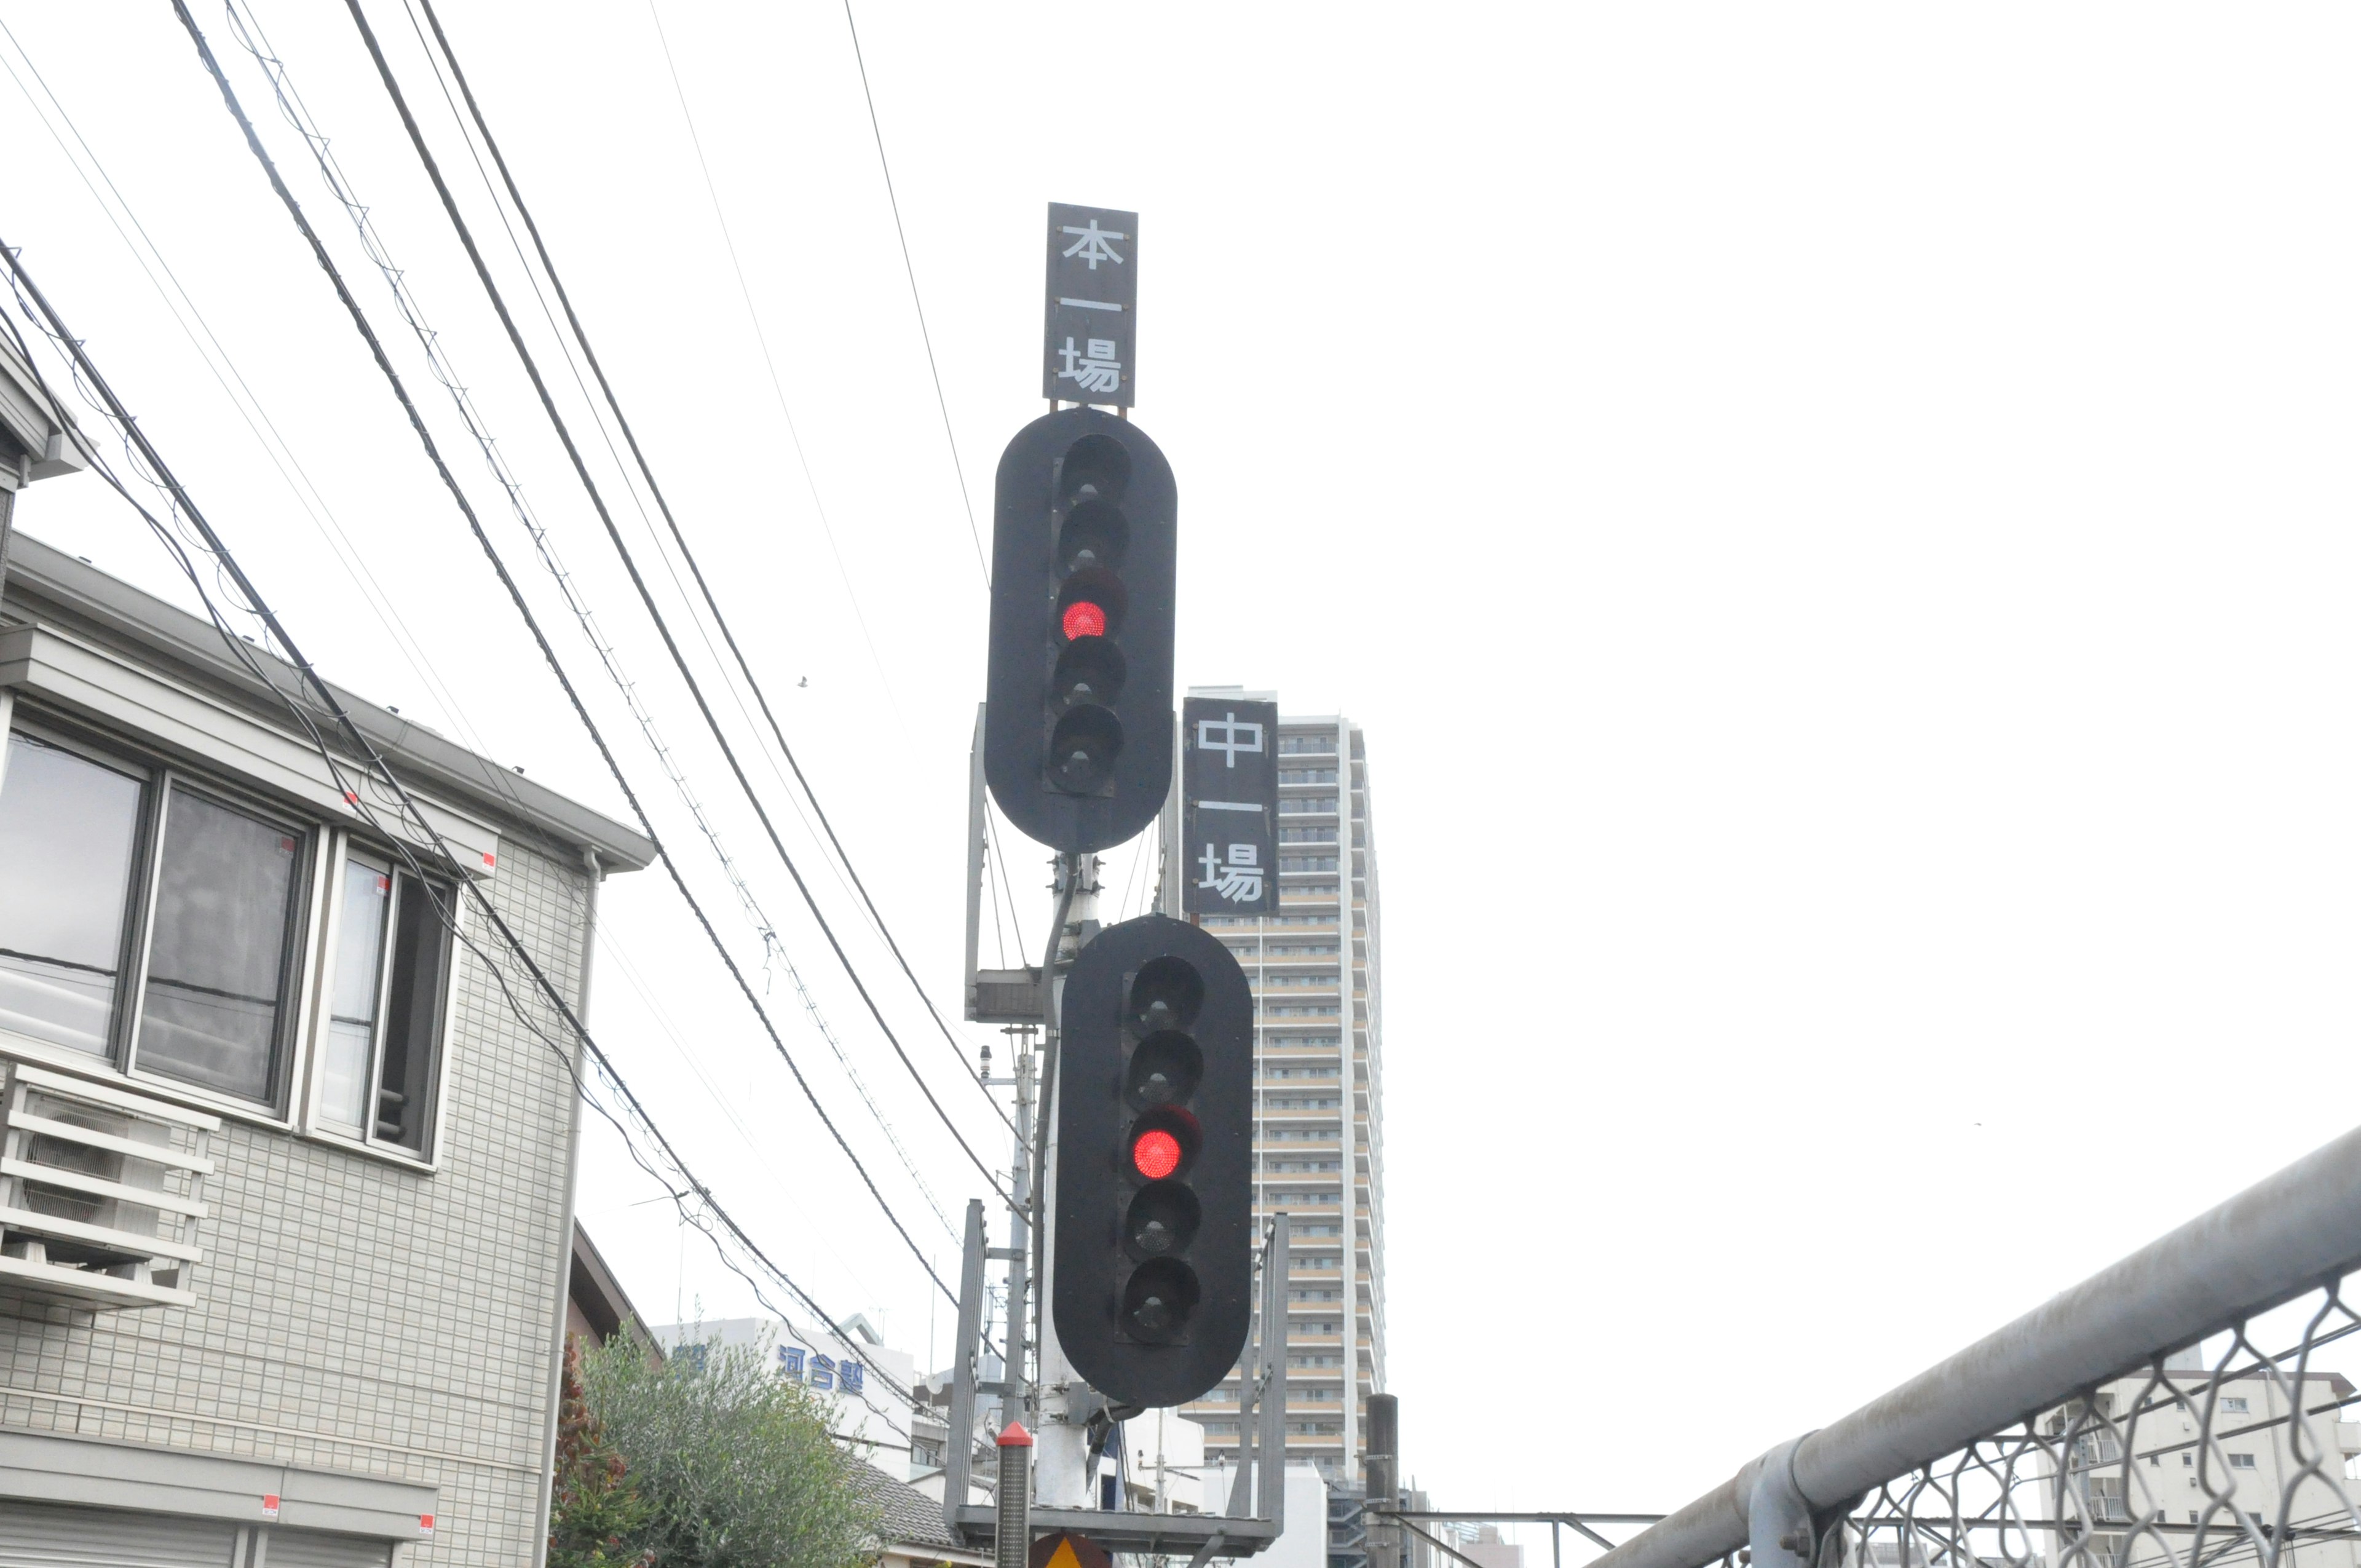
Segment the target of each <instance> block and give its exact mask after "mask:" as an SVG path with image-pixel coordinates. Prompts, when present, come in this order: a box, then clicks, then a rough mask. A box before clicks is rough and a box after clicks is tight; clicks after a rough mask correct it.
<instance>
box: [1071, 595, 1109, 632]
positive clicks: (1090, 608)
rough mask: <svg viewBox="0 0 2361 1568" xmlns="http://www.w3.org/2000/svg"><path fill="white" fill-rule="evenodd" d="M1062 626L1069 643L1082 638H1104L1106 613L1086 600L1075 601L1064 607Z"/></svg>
mask: <svg viewBox="0 0 2361 1568" xmlns="http://www.w3.org/2000/svg"><path fill="white" fill-rule="evenodd" d="M1062 624H1063V625H1064V627H1065V629H1066V641H1069V642H1071V641H1075V640H1077V639H1078V638H1083V637H1104V636H1105V635H1106V611H1105V610H1104V609H1100V608H1099V607H1098V606H1097V605H1094V604H1093V603H1092V602H1091V601H1090V600H1088V599H1076V600H1075V601H1074V602H1073V603H1071V604H1070V605H1068V606H1067V607H1066V614H1065V619H1064V621H1063V623H1062Z"/></svg>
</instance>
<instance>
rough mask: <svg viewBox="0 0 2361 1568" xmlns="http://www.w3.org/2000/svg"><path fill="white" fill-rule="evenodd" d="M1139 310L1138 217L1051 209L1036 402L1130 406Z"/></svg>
mask: <svg viewBox="0 0 2361 1568" xmlns="http://www.w3.org/2000/svg"><path fill="white" fill-rule="evenodd" d="M1138 306H1139V214H1137V213H1118V212H1116V211H1115V209H1114V208H1112V207H1070V206H1068V205H1066V203H1063V202H1052V203H1049V300H1048V305H1047V309H1046V311H1045V313H1044V314H1043V318H1042V321H1043V328H1044V334H1043V343H1042V347H1043V350H1044V353H1043V356H1042V364H1041V395H1042V396H1043V397H1045V398H1054V399H1056V400H1059V401H1060V402H1068V403H1097V404H1100V405H1101V406H1103V407H1108V408H1118V409H1127V408H1129V407H1131V403H1132V390H1133V373H1132V354H1133V351H1134V349H1135V347H1136V346H1137V337H1138V333H1137V313H1138Z"/></svg>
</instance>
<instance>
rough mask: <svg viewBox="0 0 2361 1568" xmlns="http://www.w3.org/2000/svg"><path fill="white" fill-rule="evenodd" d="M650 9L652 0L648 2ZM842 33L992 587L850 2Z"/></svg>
mask: <svg viewBox="0 0 2361 1568" xmlns="http://www.w3.org/2000/svg"><path fill="white" fill-rule="evenodd" d="M648 4H649V5H650V6H652V7H653V5H654V4H655V0H648ZM844 30H845V31H846V32H848V33H850V34H851V35H852V63H853V65H854V66H855V67H857V68H858V69H859V70H860V72H861V101H862V104H865V105H867V107H868V109H869V134H870V135H871V136H872V137H874V138H875V140H876V142H877V168H878V170H879V171H880V172H881V173H883V174H884V176H885V204H886V205H887V206H889V207H891V208H892V209H893V210H894V237H895V239H897V240H899V241H900V242H901V244H902V272H903V275H904V276H906V277H907V278H908V279H909V280H910V308H911V309H912V310H914V311H916V312H917V313H918V341H919V342H921V343H923V344H925V345H927V374H928V375H929V376H931V377H933V378H934V382H935V406H936V407H937V408H938V409H940V410H941V411H942V415H943V441H944V444H947V445H948V446H950V451H951V472H952V473H954V474H956V475H958V476H959V490H960V505H961V506H963V507H965V508H966V509H967V536H968V538H970V539H971V540H972V541H974V543H975V564H976V565H977V566H978V567H979V568H981V569H982V570H983V586H984V587H987V588H988V587H991V586H992V563H990V562H989V561H987V560H985V559H984V555H983V533H982V532H980V531H979V530H978V529H977V528H976V526H975V502H974V501H973V500H972V499H970V498H969V496H968V492H967V467H966V466H965V465H964V464H962V463H961V461H960V452H959V437H957V436H956V435H953V434H952V433H951V405H950V399H948V398H946V397H944V396H943V373H942V370H941V368H940V367H939V366H937V365H936V363H935V334H933V333H931V332H929V331H928V330H927V305H926V302H925V301H923V300H921V299H919V298H918V269H917V264H916V263H914V262H913V261H911V259H910V235H909V231H908V230H906V229H905V228H904V227H903V226H902V198H901V197H900V196H899V195H897V194H896V193H895V190H894V165H893V164H892V162H891V161H889V160H888V159H886V157H885V131H884V127H883V126H880V125H879V124H878V123H877V98H876V95H875V94H874V93H872V92H870V90H869V60H868V57H866V56H865V55H863V54H862V52H861V28H860V27H859V26H858V25H857V24H856V23H855V22H854V21H853V19H852V0H844Z"/></svg>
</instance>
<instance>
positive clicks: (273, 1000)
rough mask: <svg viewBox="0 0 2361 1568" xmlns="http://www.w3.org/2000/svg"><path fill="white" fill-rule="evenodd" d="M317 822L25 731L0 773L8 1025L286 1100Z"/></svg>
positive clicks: (0, 925)
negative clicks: (273, 813) (282, 815)
mask: <svg viewBox="0 0 2361 1568" xmlns="http://www.w3.org/2000/svg"><path fill="white" fill-rule="evenodd" d="M311 838H312V835H311V834H310V833H309V832H308V830H306V829H304V828H301V827H297V826H294V825H291V824H289V823H286V822H283V821H280V820H276V819H274V818H272V817H269V816H268V815H266V814H264V813H262V812H259V811H256V810H252V809H249V808H247V807H245V806H233V805H231V804H229V803H228V802H226V801H224V800H221V799H218V798H216V797H214V796H213V795H209V794H206V793H204V792H203V791H202V790H200V789H199V788H197V787H196V786H195V785H193V784H191V783H190V782H189V781H187V780H186V779H183V778H181V777H180V776H178V775H177V774H174V773H170V772H168V771H160V770H159V771H154V772H150V771H148V770H142V769H138V768H135V767H132V766H128V765H126V764H123V763H121V762H113V761H108V760H105V759H103V758H101V757H100V756H98V755H96V754H95V753H93V752H88V751H83V750H82V748H80V747H77V746H72V745H69V744H67V743H65V742H63V741H62V740H51V739H49V738H47V737H44V736H38V735H34V734H31V733H28V732H26V731H23V730H18V731H16V733H13V734H11V735H10V736H9V738H8V758H7V773H6V776H5V780H0V1028H6V1029H8V1030H11V1031H13V1032H15V1033H17V1034H20V1035H23V1036H28V1037H30V1038H31V1039H34V1040H37V1041H39V1042H41V1043H42V1044H45V1045H50V1046H62V1047H67V1048H69V1049H71V1050H77V1051H82V1052H85V1053H87V1054H89V1055H92V1056H95V1057H100V1058H104V1059H106V1060H108V1061H110V1062H113V1063H115V1065H117V1066H119V1067H123V1068H126V1069H129V1070H133V1071H137V1072H146V1073H153V1074H156V1075H157V1076H159V1077H163V1078H170V1079H175V1080H179V1081H181V1082H182V1083H187V1084H192V1085H194V1086H195V1087H197V1088H200V1089H205V1090H210V1091H214V1092H215V1093H219V1094H225V1095H229V1096H232V1097H235V1098H236V1099H241V1100H247V1101H253V1102H258V1103H261V1104H265V1105H271V1106H277V1105H278V1104H280V1102H282V1100H283V1098H284V1092H285V1088H286V1079H287V1062H288V1058H289V1055H290V1051H291V1040H292V1037H293V1033H294V1031H293V1030H292V1028H291V1026H290V1024H291V1020H290V1018H289V1013H290V1011H291V1008H290V1006H289V1003H290V999H291V996H292V994H293V989H294V988H293V979H294V971H295V969H296V965H295V962H294V953H295V951H296V943H297V936H298V929H299V927H300V926H301V923H302V915H303V902H304V900H303V894H304V886H305V881H306V878H305V875H304V871H305V866H306V864H307V859H308V853H309V849H310V842H311Z"/></svg>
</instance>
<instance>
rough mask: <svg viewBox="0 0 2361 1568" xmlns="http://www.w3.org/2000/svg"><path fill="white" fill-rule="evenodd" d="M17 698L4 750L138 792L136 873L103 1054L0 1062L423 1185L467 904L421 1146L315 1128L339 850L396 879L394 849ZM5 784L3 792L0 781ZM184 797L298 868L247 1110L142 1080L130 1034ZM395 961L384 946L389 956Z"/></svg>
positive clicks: (446, 991)
mask: <svg viewBox="0 0 2361 1568" xmlns="http://www.w3.org/2000/svg"><path fill="white" fill-rule="evenodd" d="M26 695H27V694H25V693H23V692H11V691H0V698H6V697H14V698H16V700H15V701H13V702H11V701H0V747H5V745H6V744H7V742H8V740H9V738H10V737H11V736H14V735H18V734H22V735H24V736H26V737H27V738H28V739H30V740H35V741H38V743H40V744H42V745H45V746H51V747H55V748H56V749H58V750H59V751H64V752H66V753H68V754H69V755H71V756H74V757H78V758H80V759H82V761H84V762H88V763H90V764H92V765H93V766H95V767H101V768H105V769H107V770H109V771H111V772H114V773H120V774H123V775H125V776H126V777H129V778H133V779H136V780H137V781H138V783H139V787H140V800H139V806H138V820H137V825H136V828H135V830H134V836H133V842H132V846H131V861H130V872H129V876H128V878H127V879H126V882H127V885H126V887H125V888H124V890H123V901H124V922H123V937H122V942H121V946H120V950H119V952H118V955H117V959H116V961H117V963H118V965H119V966H120V968H119V970H118V971H117V973H118V980H117V987H118V990H117V995H116V1000H115V1004H114V1009H113V1013H112V1015H111V1016H110V1017H109V1019H108V1023H107V1031H106V1047H105V1049H104V1051H103V1052H96V1053H93V1052H89V1051H82V1050H77V1049H75V1048H74V1047H71V1046H60V1045H56V1044H53V1043H51V1042H49V1041H46V1040H41V1039H38V1038H35V1037H34V1036H29V1035H24V1034H19V1033H16V1031H14V1030H10V1029H7V1028H5V1027H0V1051H5V1053H6V1054H7V1055H9V1056H12V1057H16V1058H21V1059H23V1060H26V1061H29V1062H36V1063H38V1064H39V1065H41V1066H43V1067H47V1068H54V1069H57V1070H59V1071H61V1072H67V1073H71V1074H74V1075H76V1076H78V1077H82V1078H92V1079H97V1080H102V1081H111V1082H116V1083H120V1084H123V1085H124V1086H125V1087H126V1088H132V1089H137V1091H140V1092H141V1093H145V1094H150V1095H153V1096H155V1097H156V1098H158V1099H160V1100H167V1101H172V1102H179V1103H181V1104H185V1105H190V1106H194V1107H198V1108H201V1109H203V1110H205V1111H209V1112H214V1113H220V1114H223V1115H225V1116H228V1117H232V1118H235V1119H236V1120H238V1121H241V1122H245V1123H247V1124H254V1125H258V1126H264V1127H269V1128H270V1129H272V1130H273V1131H277V1132H283V1133H289V1134H295V1135H302V1136H304V1137H307V1138H313V1139H316V1140H318V1141H321V1142H323V1143H327V1144H331V1145H334V1146H335V1147H338V1148H341V1149H346V1150H348V1151H351V1152H354V1153H357V1154H365V1155H368V1156H369V1157H372V1158H376V1159H381V1160H386V1161H390V1162H391V1163H393V1164H397V1165H400V1166H401V1167H403V1168H407V1169H411V1170H415V1171H420V1172H423V1173H427V1174H432V1173H433V1172H434V1171H436V1170H438V1169H439V1168H440V1167H441V1163H442V1146H443V1128H444V1124H445V1116H446V1115H447V1114H448V1112H449V1108H450V1093H451V1077H452V1074H451V1064H452V1056H453V1050H452V1047H453V1044H454V1039H455V1036H456V1024H457V1017H458V997H459V990H460V983H459V963H460V957H461V954H460V948H461V947H462V946H463V940H462V938H464V937H465V935H466V933H467V928H468V925H469V922H468V918H467V900H466V899H465V898H464V897H459V896H455V897H454V898H453V899H452V908H451V916H452V918H451V928H450V929H446V930H445V933H444V936H443V941H444V944H445V947H444V957H443V975H442V994H441V996H440V997H439V998H438V999H437V1003H436V1007H435V1013H434V1033H433V1036H432V1037H433V1040H434V1066H433V1069H432V1070H433V1080H434V1087H433V1090H432V1091H431V1093H430V1095H429V1101H430V1104H429V1108H428V1111H427V1121H426V1133H425V1138H424V1145H425V1146H424V1147H423V1149H422V1150H418V1151H412V1150H411V1149H408V1148H405V1147H403V1146H401V1145H400V1144H397V1143H394V1142H391V1141H390V1140H384V1139H379V1138H377V1137H375V1136H374V1121H373V1120H372V1122H371V1124H370V1127H369V1128H368V1130H365V1132H364V1134H363V1135H362V1136H360V1137H357V1138H356V1137H355V1136H353V1135H351V1134H350V1133H348V1132H346V1131H345V1130H343V1129H341V1128H338V1127H335V1126H333V1125H330V1124H326V1123H325V1122H324V1121H323V1119H322V1118H321V1116H320V1114H319V1112H318V1104H319V1097H320V1093H321V1091H322V1088H323V1087H324V1081H323V1080H324V1073H323V1071H322V1070H321V1069H322V1064H323V1062H324V1057H325V1051H324V1033H325V1030H326V1027H327V1019H328V1008H329V1006H330V1003H331V998H330V997H329V994H328V978H329V971H330V968H331V966H332V963H333V959H334V949H333V948H332V947H330V946H329V943H330V942H331V941H332V940H333V938H334V936H335V927H336V923H337V915H338V913H339V911H338V909H337V904H338V900H337V899H336V897H335V882H334V880H333V878H334V875H335V873H336V872H341V871H342V869H343V867H344V863H345V858H346V853H347V852H348V850H350V849H351V848H354V847H358V848H359V849H361V850H362V851H363V852H364V853H367V854H368V855H371V856H374V857H381V858H384V859H386V860H389V861H390V862H391V863H392V864H393V866H394V868H395V872H396V874H397V875H400V874H402V873H403V872H405V870H406V867H405V865H404V857H403V854H402V852H401V851H400V850H395V849H393V848H392V847H391V846H390V845H389V844H386V843H383V842H380V841H379V840H378V839H376V838H375V837H374V836H369V835H364V834H360V833H357V832H356V831H355V830H354V829H352V828H347V827H345V826H343V825H341V824H339V823H336V822H334V821H331V820H327V819H324V817H321V816H320V815H318V812H317V808H316V807H310V806H302V805H293V806H291V805H289V804H287V803H286V802H285V801H282V800H280V799H277V798H274V797H273V796H271V795H269V794H267V793H265V792H264V791H262V790H260V789H258V788H256V787H254V786H252V785H251V784H247V783H244V782H242V781H240V780H239V779H237V778H236V777H235V776H233V775H225V773H222V772H220V771H218V770H215V769H210V768H207V767H204V766H203V765H202V763H199V764H193V765H192V763H190V762H185V761H182V760H181V758H180V756H179V755H178V754H176V753H171V752H167V751H164V750H163V749H161V748H159V747H157V746H154V745H152V744H143V743H142V742H141V741H140V740H137V739H136V738H133V737H128V736H118V735H116V734H114V733H113V732H111V731H109V730H106V729H99V728H97V727H95V726H93V725H91V724H88V723H86V722H83V721H82V720H81V719H79V718H76V717H74V716H72V715H70V714H67V713H63V712H60V711H59V710H56V709H54V708H51V707H49V706H47V705H36V704H34V703H32V702H29V701H27V700H25V697H26ZM0 783H5V779H4V778H0ZM175 789H185V790H188V791H189V792H190V793H192V795H196V796H197V797H198V798H200V799H203V800H205V801H207V802H208V803H210V804H213V805H215V806H221V807H224V808H225V809H228V810H231V811H235V812H238V813H241V814H244V815H247V816H250V817H255V818H257V819H258V820H260V821H263V822H266V823H269V824H270V825H272V826H274V827H276V828H279V829H280V831H282V832H284V833H285V834H287V835H288V836H289V837H291V838H292V839H294V840H295V843H296V851H295V852H296V854H297V856H298V858H299V860H300V861H301V864H300V865H299V867H298V869H297V871H296V873H295V877H294V883H293V889H292V896H291V899H290V905H291V907H290V910H289V914H288V916H287V923H286V925H285V927H284V928H283V933H284V934H283V936H282V938H281V943H282V946H281V955H282V959H281V961H282V964H283V966H284V968H283V969H282V972H281V975H280V997H281V999H280V1004H279V1018H278V1021H277V1024H276V1026H275V1030H274V1034H273V1041H272V1047H271V1049H272V1053H273V1064H272V1094H271V1096H270V1098H269V1099H268V1100H250V1099H247V1098H245V1097H243V1096H240V1095H236V1094H229V1093H225V1092H223V1091H219V1090H215V1089H211V1088H208V1087H206V1086H205V1085H203V1084H199V1083H192V1082H190V1081H188V1080H185V1079H181V1078H176V1077H172V1076H170V1074H168V1073H162V1072H157V1071H154V1070H151V1069H144V1068H142V1067H141V1066H140V1065H139V1061H138V1049H137V1047H138V1031H139V1025H140V1021H141V1019H142V1018H143V1017H144V1015H145V1013H146V1008H147V989H148V965H149V962H150V959H151V958H152V956H153V943H154V936H155V927H156V921H155V915H156V905H157V899H158V894H159V889H160V887H161V884H162V880H163V879H162V876H161V861H160V850H162V848H163V834H164V825H165V814H166V812H167V811H169V810H170V802H171V796H172V792H173V791H174V790H175ZM428 871H429V875H428V880H429V881H430V882H434V881H436V878H437V875H438V872H439V876H440V882H439V885H440V886H442V887H443V888H444V889H445V891H446V892H452V893H454V894H456V891H457V889H458V885H459V883H462V882H463V881H465V880H466V877H467V873H466V872H464V871H449V870H444V869H440V868H434V867H429V868H428ZM390 957H391V947H390V941H389V944H388V950H387V958H388V959H389V960H390ZM383 1034H384V1027H383V1019H382V1017H381V1018H380V1020H379V1027H378V1029H377V1030H376V1031H375V1036H373V1040H372V1046H371V1053H370V1066H371V1072H372V1077H371V1080H370V1088H371V1102H370V1103H371V1106H372V1108H373V1107H374V1105H375V1103H376V1102H375V1090H376V1088H377V1087H378V1085H377V1083H376V1079H375V1073H376V1072H377V1071H378V1070H379V1068H380V1065H381V1061H382V1055H381V1051H382V1036H383Z"/></svg>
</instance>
